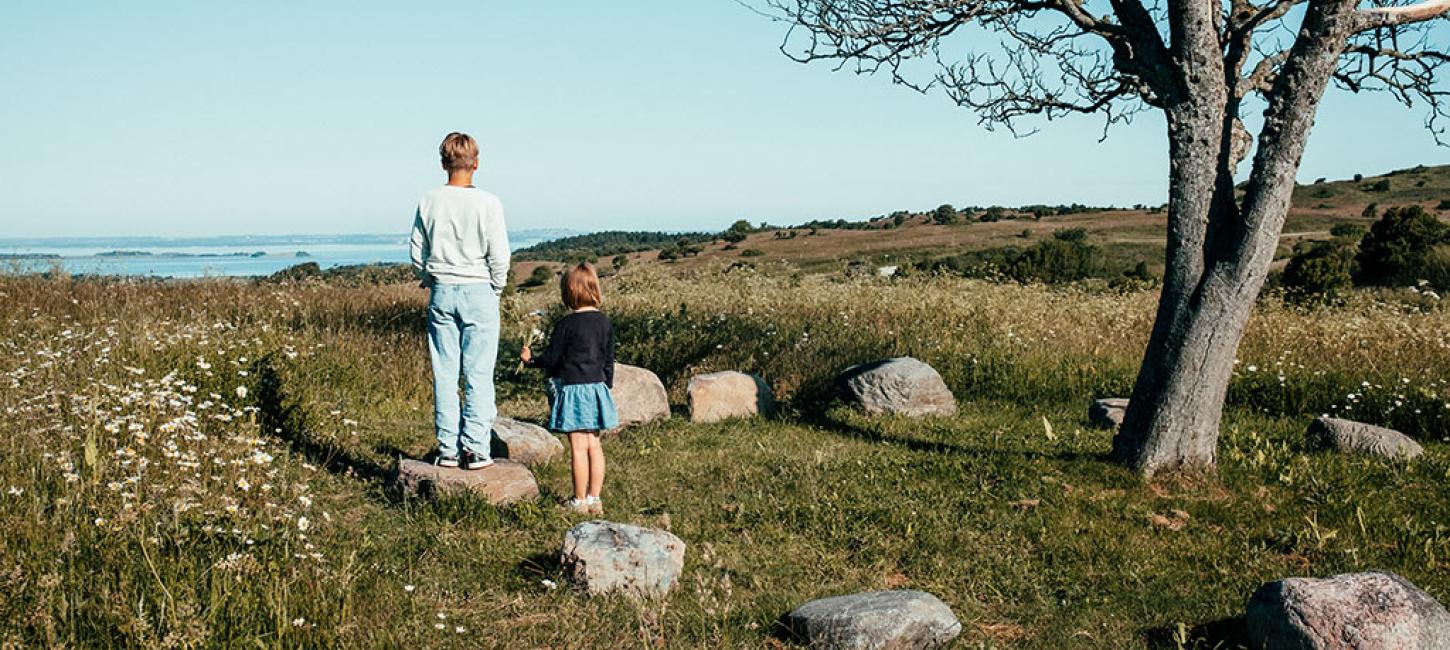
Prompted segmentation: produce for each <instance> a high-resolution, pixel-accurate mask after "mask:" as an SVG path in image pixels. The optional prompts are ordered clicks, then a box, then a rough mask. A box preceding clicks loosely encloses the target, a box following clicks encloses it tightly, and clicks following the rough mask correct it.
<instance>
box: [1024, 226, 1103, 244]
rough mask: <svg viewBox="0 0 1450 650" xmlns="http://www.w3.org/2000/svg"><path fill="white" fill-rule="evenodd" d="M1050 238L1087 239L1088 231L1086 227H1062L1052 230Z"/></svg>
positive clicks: (1065, 239)
mask: <svg viewBox="0 0 1450 650" xmlns="http://www.w3.org/2000/svg"><path fill="white" fill-rule="evenodd" d="M1024 232H1026V231H1024ZM1052 238H1053V239H1056V240H1058V241H1087V238H1088V231H1087V228H1064V229H1062V230H1055V231H1053V232H1052Z"/></svg>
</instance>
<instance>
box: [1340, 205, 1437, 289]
mask: <svg viewBox="0 0 1450 650" xmlns="http://www.w3.org/2000/svg"><path fill="white" fill-rule="evenodd" d="M1447 233H1450V227H1447V226H1446V225H1445V224H1443V223H1440V220H1438V219H1436V218H1435V217H1434V216H1433V215H1431V214H1430V213H1428V212H1426V211H1425V209H1424V208H1422V207H1420V206H1418V205H1411V206H1407V207H1396V208H1390V209H1388V210H1385V214H1384V217H1382V218H1381V219H1380V220H1379V221H1376V222H1375V224H1374V226H1373V227H1371V228H1370V229H1369V234H1367V235H1365V236H1364V239H1362V240H1360V243H1359V256H1358V261H1359V273H1358V276H1357V277H1356V280H1358V281H1359V283H1360V284H1368V285H1377V286H1398V287H1403V286H1410V285H1413V284H1415V282H1416V281H1417V280H1419V279H1420V277H1421V274H1422V273H1423V271H1424V270H1425V262H1426V259H1427V257H1428V256H1429V254H1430V251H1431V249H1433V248H1434V247H1435V245H1436V244H1439V243H1441V242H1443V241H1445V239H1446V237H1447Z"/></svg>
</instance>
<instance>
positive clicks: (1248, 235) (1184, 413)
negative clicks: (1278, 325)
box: [1113, 0, 1354, 476]
mask: <svg viewBox="0 0 1450 650" xmlns="http://www.w3.org/2000/svg"><path fill="white" fill-rule="evenodd" d="M1353 9H1354V3H1353V0H1330V1H1326V2H1315V3H1311V5H1310V8H1309V10H1308V11H1307V12H1306V15H1305V19H1304V25H1303V28H1302V29H1301V31H1300V35H1299V37H1298V39H1297V40H1296V41H1295V44H1294V47H1293V49H1292V50H1291V53H1290V56H1289V58H1288V60H1287V61H1286V62H1285V64H1284V67H1283V68H1282V69H1281V70H1280V73H1279V75H1278V77H1277V79H1276V80H1275V82H1274V86H1273V89H1272V90H1271V91H1270V93H1269V108H1268V110H1267V111H1266V112H1265V118H1264V128H1263V131H1262V132H1261V133H1260V137H1259V149H1258V152H1257V154H1256V155H1255V157H1254V168H1253V171H1252V173H1251V175H1250V177H1249V182H1248V185H1247V189H1246V191H1245V196H1244V199H1243V205H1242V209H1240V207H1239V205H1238V204H1237V203H1236V202H1235V201H1234V200H1233V195H1232V183H1231V179H1232V173H1233V170H1232V167H1233V163H1232V155H1231V153H1230V149H1231V147H1230V146H1229V143H1230V142H1231V138H1232V128H1233V121H1234V120H1235V119H1236V118H1237V107H1236V105H1235V103H1234V102H1232V101H1229V102H1224V103H1222V104H1219V105H1220V106H1222V107H1223V111H1222V113H1221V114H1220V117H1221V119H1222V120H1223V121H1222V122H1221V124H1220V126H1221V127H1223V130H1222V131H1220V135H1223V136H1224V138H1223V139H1222V140H1220V141H1219V142H1218V147H1217V149H1218V151H1217V161H1216V163H1215V164H1214V167H1213V169H1212V170H1211V171H1210V170H1209V169H1207V168H1206V167H1205V166H1206V165H1207V164H1208V162H1207V161H1205V160H1203V159H1202V156H1201V155H1199V154H1196V151H1198V150H1208V149H1214V148H1215V147H1213V146H1211V145H1208V144H1207V143H1206V142H1205V139H1206V135H1207V133H1206V129H1207V125H1206V119H1205V118H1204V117H1203V116H1202V115H1199V114H1195V113H1193V112H1192V111H1188V112H1186V113H1184V114H1181V115H1180V114H1176V113H1175V111H1176V110H1178V109H1176V108H1170V109H1169V111H1168V117H1169V139H1170V145H1169V147H1170V160H1171V168H1170V194H1169V197H1170V198H1169V219H1170V223H1169V249H1168V265H1169V271H1168V272H1167V273H1166V274H1165V276H1164V287H1163V294H1162V296H1161V297H1160V299H1159V306H1158V318H1157V320H1156V321H1155V322H1154V325H1153V333H1152V336H1151V337H1150V339H1149V343H1148V349H1147V352H1146V354H1145V355H1144V358H1143V365H1142V369H1141V370H1140V372H1139V374H1138V381H1137V384H1136V385H1135V386H1134V388H1133V396H1132V401H1131V403H1130V405H1129V408H1128V413H1127V417H1126V419H1125V420H1124V422H1123V426H1122V428H1121V429H1120V430H1119V432H1118V435H1117V436H1116V437H1115V438H1114V439H1113V453H1114V455H1115V456H1116V457H1117V458H1118V459H1119V461H1120V462H1123V463H1126V464H1127V465H1128V466H1130V467H1132V468H1133V469H1135V470H1136V471H1138V472H1139V473H1141V474H1143V475H1145V476H1151V475H1153V474H1154V473H1155V472H1158V471H1161V470H1165V469H1183V468H1200V469H1211V468H1213V467H1214V465H1215V461H1216V457H1217V449H1218V433H1219V422H1220V420H1221V418H1222V415H1223V403H1224V397H1225V395H1226V393H1227V392H1228V382H1229V379H1230V378H1231V377H1232V375H1233V366H1234V359H1235V356H1236V355H1237V352H1238V346H1239V341H1240V340H1241V339H1242V337H1243V333H1244V327H1245V325H1246V324H1247V323H1248V319H1249V314H1250V313H1251V311H1252V310H1253V306H1254V301H1255V299H1256V298H1257V297H1258V294H1259V290H1260V289H1261V288H1262V287H1263V284H1264V278H1265V277H1266V276H1267V274H1268V269H1269V264H1270V262H1271V261H1272V260H1273V254H1274V250H1275V248H1276V247H1277V246H1278V241H1279V233H1280V232H1281V231H1282V230H1283V226H1284V218H1285V216H1286V215H1287V214H1288V210H1289V202H1290V198H1291V195H1292V193H1293V189H1294V182H1295V175H1296V174H1297V173H1298V169H1299V160H1300V156H1301V155H1302V154H1303V152H1304V145H1305V143H1306V142H1307V140H1308V135H1309V128H1310V126H1311V125H1312V124H1313V118H1314V113H1315V111H1316V110H1317V108H1318V104H1319V100H1320V98H1321V97H1322V96H1323V93H1324V88H1325V86H1326V85H1327V84H1328V81H1329V77H1330V74H1331V73H1332V72H1333V70H1334V65H1335V63H1336V61H1337V60H1338V58H1339V55H1340V53H1341V51H1342V50H1343V47H1344V43H1345V42H1346V39H1347V37H1348V35H1349V33H1350V30H1351V29H1352V28H1353ZM1198 90H1200V91H1201V89H1198ZM1209 90H1210V91H1212V90H1213V89H1212V88H1210V89H1209ZM1193 94H1197V93H1193ZM1198 96H1199V97H1202V95H1201V94H1199V95H1198ZM1210 99H1211V100H1215V101H1216V100H1217V97H1216V96H1214V97H1210ZM1198 174H1201V175H1198ZM1195 175H1197V176H1195ZM1205 178H1213V179H1214V182H1213V189H1212V190H1208V189H1207V188H1205V182H1204V180H1203V179H1205ZM1225 181H1228V183H1227V185H1226V184H1225ZM1225 189H1227V193H1225ZM1206 194H1207V195H1206ZM1198 223H1202V224H1204V226H1205V227H1204V228H1203V229H1202V231H1199V230H1197V229H1196V228H1195V227H1194V226H1195V224H1198ZM1175 229H1176V231H1175ZM1175 244H1176V246H1175Z"/></svg>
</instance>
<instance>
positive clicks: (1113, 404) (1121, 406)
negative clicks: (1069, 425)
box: [1088, 397, 1128, 429]
mask: <svg viewBox="0 0 1450 650" xmlns="http://www.w3.org/2000/svg"><path fill="white" fill-rule="evenodd" d="M1127 414H1128V398H1126V397H1105V398H1103V399H1095V400H1093V403H1092V404H1090V405H1088V423H1090V424H1092V425H1093V426H1095V427H1097V428H1099V429H1116V428H1118V427H1120V426H1123V417H1124V416H1126V415H1127Z"/></svg>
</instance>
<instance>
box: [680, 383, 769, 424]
mask: <svg viewBox="0 0 1450 650" xmlns="http://www.w3.org/2000/svg"><path fill="white" fill-rule="evenodd" d="M685 392H686V394H687V395H688V396H689V399H690V421H691V422H719V421H720V420H727V419H730V418H748V417H754V416H757V415H770V414H771V413H774V412H775V395H774V394H772V393H771V392H770V386H769V385H767V384H766V383H765V380H763V379H761V378H760V377H757V376H755V375H750V374H746V373H743V372H733V371H726V372H712V373H710V374H707V375H696V376H694V377H691V378H690V385H689V387H687V388H686V389H685Z"/></svg>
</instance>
